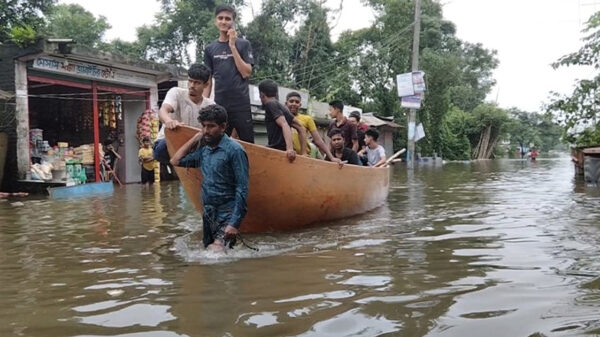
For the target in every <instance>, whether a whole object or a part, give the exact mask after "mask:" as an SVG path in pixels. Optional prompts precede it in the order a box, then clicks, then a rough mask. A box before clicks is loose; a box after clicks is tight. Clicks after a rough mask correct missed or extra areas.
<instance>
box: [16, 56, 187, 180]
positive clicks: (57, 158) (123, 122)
mask: <svg viewBox="0 0 600 337" xmlns="http://www.w3.org/2000/svg"><path fill="white" fill-rule="evenodd" d="M94 56H95V55H94V54H92V53H90V52H89V51H87V52H86V53H76V52H75V51H72V52H71V53H69V54H62V55H55V54H52V53H47V52H42V53H38V54H35V55H26V56H21V57H19V58H16V59H15V85H16V93H17V99H16V103H17V109H16V117H17V118H16V121H17V142H16V147H17V149H16V150H17V151H16V154H17V166H18V175H19V179H20V180H22V181H27V182H36V181H37V182H45V183H59V184H66V185H70V184H78V183H85V182H93V181H95V182H97V181H102V180H104V179H105V178H110V176H109V175H107V174H106V172H107V169H112V167H111V166H112V165H107V162H106V161H105V160H104V154H105V150H107V148H108V147H109V145H110V146H111V147H112V148H113V149H114V151H115V152H116V153H117V154H118V155H119V156H120V157H121V159H120V160H119V161H118V162H117V164H116V165H114V166H115V167H114V168H115V170H114V171H115V174H116V175H117V176H118V178H119V180H120V181H121V182H123V183H135V182H139V180H140V165H139V162H138V158H137V154H138V150H139V146H140V141H139V139H138V137H137V121H138V117H139V116H140V115H141V114H142V113H144V111H146V110H148V109H151V110H153V111H154V114H153V115H154V117H155V118H156V111H157V109H158V108H157V106H158V100H159V95H160V93H159V90H158V87H159V84H161V83H162V84H161V90H165V91H166V90H167V89H168V88H167V89H163V87H164V83H175V84H176V83H177V82H173V81H177V80H183V79H185V77H183V76H181V74H183V72H181V69H179V68H175V67H170V66H165V65H159V64H155V63H150V62H146V61H137V62H132V61H128V60H123V59H121V58H119V60H120V61H122V62H119V60H115V59H114V58H111V57H106V56H105V55H98V56H97V57H94ZM160 96H162V95H160Z"/></svg>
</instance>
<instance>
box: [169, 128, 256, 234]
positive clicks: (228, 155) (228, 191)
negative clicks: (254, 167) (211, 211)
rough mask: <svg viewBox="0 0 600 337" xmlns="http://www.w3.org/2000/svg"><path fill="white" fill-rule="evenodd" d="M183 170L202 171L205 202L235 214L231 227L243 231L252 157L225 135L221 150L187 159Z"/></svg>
mask: <svg viewBox="0 0 600 337" xmlns="http://www.w3.org/2000/svg"><path fill="white" fill-rule="evenodd" d="M179 166H182V167H200V170H201V171H202V202H203V203H204V205H207V206H213V207H216V208H217V209H218V210H220V211H227V212H231V217H230V219H229V222H228V223H227V224H228V225H232V226H234V227H236V228H239V226H240V223H241V222H242V219H243V218H244V216H245V215H246V210H247V208H246V207H247V206H246V200H247V198H248V157H247V156H246V151H245V150H244V148H243V147H242V146H241V145H240V144H239V143H237V142H236V141H234V140H232V139H231V138H229V137H228V136H227V135H223V138H221V141H220V142H219V145H217V147H215V148H212V147H210V146H201V147H199V148H198V149H196V150H195V151H194V152H190V153H188V154H187V155H186V156H185V157H183V158H182V159H181V160H180V161H179Z"/></svg>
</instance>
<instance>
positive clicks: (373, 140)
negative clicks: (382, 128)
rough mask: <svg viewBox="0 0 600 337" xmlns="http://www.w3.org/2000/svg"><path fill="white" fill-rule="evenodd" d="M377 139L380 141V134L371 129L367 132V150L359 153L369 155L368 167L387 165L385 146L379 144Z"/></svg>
mask: <svg viewBox="0 0 600 337" xmlns="http://www.w3.org/2000/svg"><path fill="white" fill-rule="evenodd" d="M377 139H379V132H377V130H373V129H369V130H367V131H366V132H365V144H366V145H367V146H366V147H365V150H363V151H361V152H359V155H361V154H362V153H365V152H366V153H367V165H369V166H371V167H379V166H381V165H383V164H385V161H386V159H387V158H386V156H385V149H384V148H383V146H381V145H379V144H378V143H377Z"/></svg>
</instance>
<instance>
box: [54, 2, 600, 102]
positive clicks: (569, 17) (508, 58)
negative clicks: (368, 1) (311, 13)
mask: <svg viewBox="0 0 600 337" xmlns="http://www.w3.org/2000/svg"><path fill="white" fill-rule="evenodd" d="M340 1H343V9H342V11H341V12H340V13H339V14H336V15H334V16H332V17H331V23H332V24H333V25H334V28H333V30H332V36H333V38H334V39H335V38H337V36H338V35H339V34H340V32H342V31H344V30H347V29H360V28H364V27H368V26H369V25H370V24H372V23H373V20H374V16H373V13H372V12H371V10H370V9H368V8H366V7H364V6H362V5H361V1H360V0H327V5H328V6H329V7H330V8H332V9H337V8H339V5H340ZM59 2H60V3H77V4H80V5H82V6H83V7H84V8H86V9H87V10H88V11H90V12H92V13H93V14H94V15H104V16H105V17H106V18H107V20H108V22H109V23H110V25H111V26H112V28H111V29H110V30H109V31H108V32H107V33H106V35H105V39H106V40H111V39H114V38H117V37H119V38H121V39H123V40H127V41H133V40H135V38H136V35H135V29H136V27H138V26H141V25H143V24H150V23H152V21H153V20H154V15H155V13H157V12H158V11H159V10H160V5H159V2H158V1H152V0H127V1H123V0H103V1H97V0H60V1H59ZM248 3H249V4H248V6H247V7H246V8H245V9H244V10H243V11H242V19H243V20H244V21H249V20H251V18H252V15H253V13H258V11H259V9H260V3H261V0H250V1H248ZM441 3H442V4H443V14H444V17H445V18H446V19H448V20H450V21H452V22H453V23H454V24H455V25H456V28H457V36H458V37H459V38H461V39H462V40H463V41H468V42H471V43H481V44H483V46H484V47H485V48H488V49H494V50H496V51H497V53H498V55H497V57H498V59H499V61H500V64H499V66H498V68H497V69H496V70H495V71H494V75H493V76H494V78H495V80H496V82H497V84H496V86H495V87H494V88H493V89H492V91H491V93H490V94H489V95H488V97H487V100H489V101H491V102H496V103H498V105H499V106H500V107H503V108H511V107H517V108H519V109H521V110H526V111H531V112H540V111H542V106H543V103H544V102H548V97H549V93H550V92H551V91H554V92H558V93H562V94H569V93H571V92H572V90H573V86H574V83H575V80H576V79H583V78H589V77H591V74H592V73H593V70H591V69H589V68H587V69H586V68H583V67H581V68H577V67H568V68H559V69H558V70H554V69H553V68H552V67H551V64H552V63H553V62H555V61H556V60H558V59H559V58H560V57H561V56H563V55H565V54H568V53H571V52H574V51H577V50H578V49H579V48H580V47H581V46H582V44H583V42H582V41H581V39H582V38H583V37H584V34H583V33H582V32H581V30H582V29H583V28H584V24H585V22H586V21H587V19H588V18H589V16H590V15H592V14H593V13H594V12H596V11H599V10H600V0H442V1H441Z"/></svg>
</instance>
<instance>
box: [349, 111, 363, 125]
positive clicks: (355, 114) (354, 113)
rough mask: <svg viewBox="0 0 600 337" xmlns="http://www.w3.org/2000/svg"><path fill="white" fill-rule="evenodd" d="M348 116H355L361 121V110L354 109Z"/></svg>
mask: <svg viewBox="0 0 600 337" xmlns="http://www.w3.org/2000/svg"><path fill="white" fill-rule="evenodd" d="M348 117H354V118H356V121H357V122H359V121H360V112H358V111H356V110H355V111H352V112H351V113H350V115H349V116H348Z"/></svg>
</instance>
